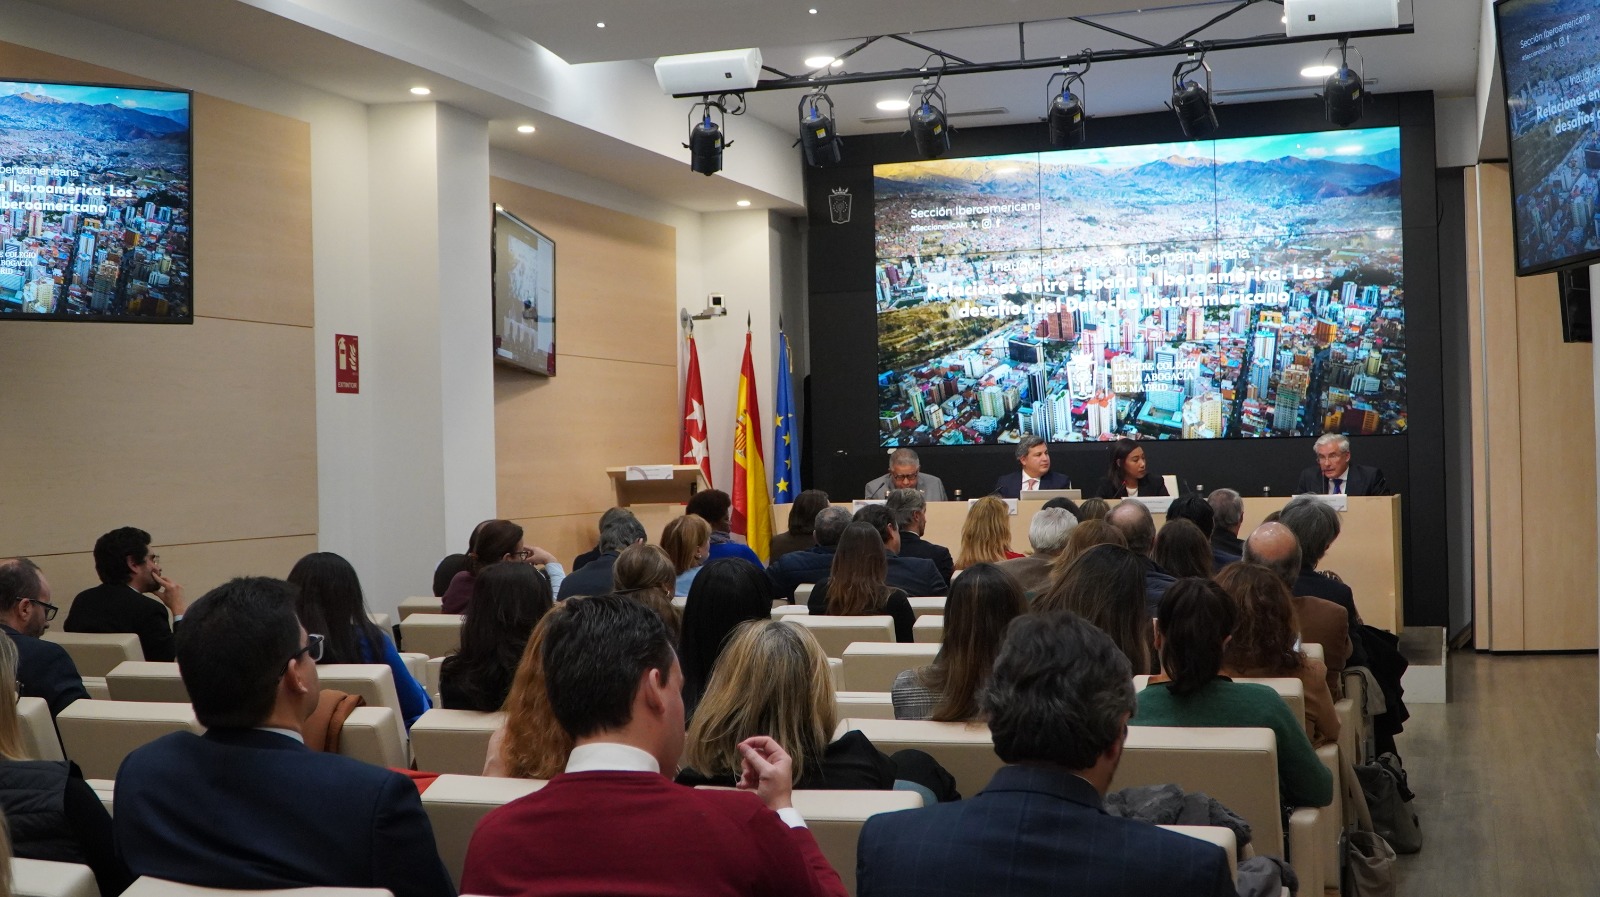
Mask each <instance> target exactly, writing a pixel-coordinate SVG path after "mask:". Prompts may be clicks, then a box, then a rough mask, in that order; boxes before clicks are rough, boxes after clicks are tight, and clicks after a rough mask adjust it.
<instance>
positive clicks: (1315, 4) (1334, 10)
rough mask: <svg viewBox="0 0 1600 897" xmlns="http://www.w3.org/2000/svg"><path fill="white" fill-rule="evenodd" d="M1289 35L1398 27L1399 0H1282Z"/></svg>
mask: <svg viewBox="0 0 1600 897" xmlns="http://www.w3.org/2000/svg"><path fill="white" fill-rule="evenodd" d="M1283 14H1284V17H1285V18H1286V19H1287V20H1288V22H1287V26H1286V30H1287V31H1288V34H1289V36H1290V37H1305V36H1307V35H1313V34H1348V33H1350V32H1353V31H1381V30H1383V29H1385V28H1399V27H1400V0H1283Z"/></svg>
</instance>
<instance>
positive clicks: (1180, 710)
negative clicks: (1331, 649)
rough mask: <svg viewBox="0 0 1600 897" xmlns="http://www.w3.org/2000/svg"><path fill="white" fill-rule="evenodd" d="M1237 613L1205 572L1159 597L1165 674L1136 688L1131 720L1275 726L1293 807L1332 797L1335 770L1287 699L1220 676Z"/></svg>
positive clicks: (1282, 783) (1283, 785)
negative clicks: (1313, 744)
mask: <svg viewBox="0 0 1600 897" xmlns="http://www.w3.org/2000/svg"><path fill="white" fill-rule="evenodd" d="M1236 614H1237V612H1236V611H1235V609H1234V606H1233V601H1232V600H1231V599H1230V598H1229V597H1228V595H1227V593H1226V592H1224V591H1223V590H1222V589H1221V587H1219V586H1218V585H1217V584H1216V583H1214V582H1212V581H1211V580H1208V579H1200V578H1198V577H1191V578H1188V579H1180V580H1178V581H1177V582H1176V583H1174V584H1173V585H1172V587H1170V588H1168V589H1167V593H1166V595H1165V596H1163V597H1162V599H1161V607H1160V616H1159V617H1158V618H1157V620H1156V651H1157V652H1159V653H1160V655H1161V668H1162V670H1163V671H1164V674H1163V675H1162V676H1161V677H1158V679H1159V680H1162V681H1156V680H1152V681H1151V684H1150V685H1149V687H1147V688H1145V690H1144V691H1141V692H1139V706H1138V710H1137V711H1136V712H1135V713H1134V715H1133V718H1132V719H1130V720H1129V721H1128V723H1129V724H1130V725H1134V726H1229V727H1236V728H1265V729H1271V730H1272V731H1273V732H1274V733H1275V734H1276V735H1277V736H1278V791H1279V793H1280V794H1279V796H1280V797H1281V798H1282V800H1283V802H1284V803H1285V804H1287V805H1289V806H1291V807H1325V806H1327V805H1328V804H1329V803H1331V802H1332V801H1333V775H1332V774H1331V773H1330V772H1329V771H1328V768H1327V767H1326V766H1323V765H1322V761H1321V760H1319V759H1317V754H1316V751H1314V750H1313V749H1312V747H1311V742H1310V740H1308V739H1307V738H1306V730H1305V727H1304V726H1303V725H1301V723H1300V721H1299V720H1297V719H1295V718H1294V714H1293V713H1291V712H1290V711H1289V705H1288V704H1285V703H1284V701H1283V698H1281V697H1279V696H1278V693H1277V692H1276V691H1274V690H1272V689H1271V688H1269V687H1268V686H1265V685H1257V684H1254V683H1248V682H1234V681H1233V680H1231V679H1229V678H1227V677H1226V676H1223V675H1221V674H1220V673H1219V672H1218V671H1219V670H1221V669H1222V655H1223V647H1224V646H1225V645H1226V644H1227V642H1228V638H1229V636H1230V634H1231V633H1232V632H1233V626H1234V620H1235V616H1236Z"/></svg>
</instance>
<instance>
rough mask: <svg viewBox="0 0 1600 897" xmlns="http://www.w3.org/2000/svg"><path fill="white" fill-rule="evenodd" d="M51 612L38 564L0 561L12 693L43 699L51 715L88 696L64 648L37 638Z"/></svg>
mask: <svg viewBox="0 0 1600 897" xmlns="http://www.w3.org/2000/svg"><path fill="white" fill-rule="evenodd" d="M57 610H59V608H57V607H56V606H55V605H54V604H51V603H50V582H49V581H48V580H46V579H45V578H44V572H43V571H41V570H40V569H39V565H38V564H35V563H34V562H33V561H31V560H29V559H27V558H15V559H12V560H7V561H0V629H4V630H5V633H6V635H8V636H10V637H11V641H13V642H15V643H16V646H17V682H18V684H19V685H20V686H21V689H20V690H19V691H18V696H19V697H24V698H44V700H45V703H46V704H49V705H50V716H51V717H52V718H54V717H55V716H56V714H58V713H60V712H61V711H63V710H65V709H67V705H69V704H71V703H72V702H73V701H76V700H78V699H79V698H87V697H89V692H88V691H87V690H85V689H84V687H83V677H82V676H80V675H78V668H77V666H76V665H74V664H73V662H72V658H71V657H68V656H67V650H66V649H65V648H63V647H61V646H60V645H58V644H56V643H55V642H47V641H45V640H44V639H42V638H40V637H39V636H41V635H44V631H45V630H46V629H49V628H50V621H51V620H54V619H55V618H56V611H57Z"/></svg>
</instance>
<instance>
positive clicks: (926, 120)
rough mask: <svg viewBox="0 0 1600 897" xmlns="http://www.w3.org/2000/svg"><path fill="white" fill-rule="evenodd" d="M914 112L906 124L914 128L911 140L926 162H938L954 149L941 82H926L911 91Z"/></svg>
mask: <svg viewBox="0 0 1600 897" xmlns="http://www.w3.org/2000/svg"><path fill="white" fill-rule="evenodd" d="M909 102H910V103H911V111H910V112H908V113H907V114H906V121H907V122H908V123H909V124H910V125H911V139H912V140H913V141H915V142H916V144H917V152H918V153H919V154H920V155H921V156H922V158H924V159H937V158H939V157H940V156H942V155H944V154H945V153H946V152H949V150H950V125H949V122H948V120H947V119H946V116H945V111H944V108H945V97H944V91H942V90H940V89H939V80H938V79H937V78H935V79H934V80H933V81H932V82H931V83H929V82H923V83H921V84H918V85H917V86H916V87H913V88H911V97H910V100H909Z"/></svg>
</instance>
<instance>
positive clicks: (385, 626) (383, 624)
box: [367, 614, 389, 633]
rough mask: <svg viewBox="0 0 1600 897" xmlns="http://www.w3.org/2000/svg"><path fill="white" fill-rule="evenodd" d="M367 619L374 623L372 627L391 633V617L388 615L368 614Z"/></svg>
mask: <svg viewBox="0 0 1600 897" xmlns="http://www.w3.org/2000/svg"><path fill="white" fill-rule="evenodd" d="M367 619H369V620H371V621H372V625H374V626H376V627H378V629H379V630H381V631H383V632H384V633H388V632H389V615H388V614H367Z"/></svg>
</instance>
